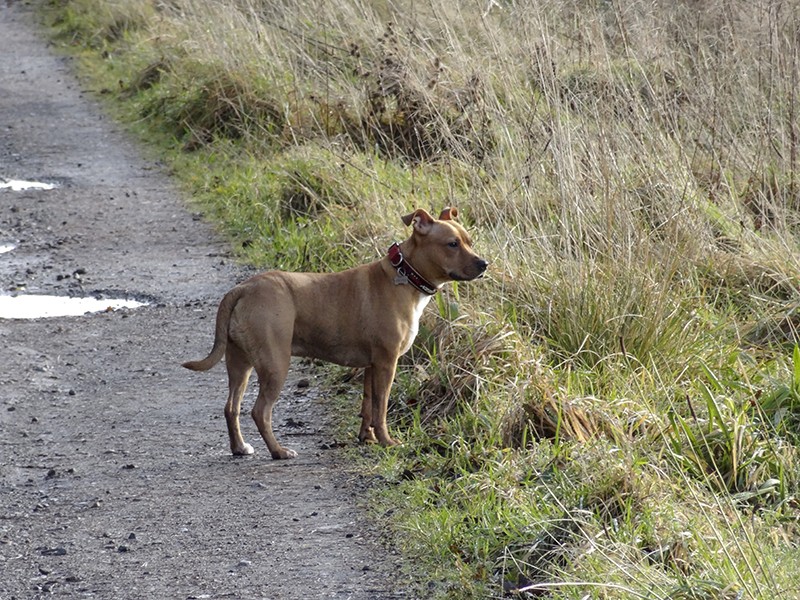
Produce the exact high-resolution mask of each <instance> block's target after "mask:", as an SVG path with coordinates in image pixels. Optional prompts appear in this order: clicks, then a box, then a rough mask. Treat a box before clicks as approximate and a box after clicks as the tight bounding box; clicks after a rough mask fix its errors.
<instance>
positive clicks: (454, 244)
mask: <svg viewBox="0 0 800 600" xmlns="http://www.w3.org/2000/svg"><path fill="white" fill-rule="evenodd" d="M447 245H448V246H450V247H451V248H458V240H453V241H452V242H450V243H448V244H447Z"/></svg>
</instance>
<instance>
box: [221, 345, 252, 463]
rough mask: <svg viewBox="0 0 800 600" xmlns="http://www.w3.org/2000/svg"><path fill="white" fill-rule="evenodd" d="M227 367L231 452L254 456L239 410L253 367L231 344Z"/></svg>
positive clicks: (226, 360)
mask: <svg viewBox="0 0 800 600" xmlns="http://www.w3.org/2000/svg"><path fill="white" fill-rule="evenodd" d="M225 366H226V367H227V369H228V401H227V402H226V403H225V421H226V422H227V424H228V436H229V437H230V439H231V452H232V453H233V454H235V455H247V454H252V453H253V447H252V446H251V445H250V444H248V443H246V442H245V441H244V438H243V437H242V430H241V429H240V428H239V410H240V409H241V406H242V397H243V396H244V391H245V389H246V388H247V382H248V380H249V379H250V373H251V372H252V370H253V367H252V366H251V365H250V363H249V362H248V360H247V358H246V357H245V355H244V353H243V352H242V351H241V350H240V349H239V348H238V347H237V346H236V345H235V344H230V343H229V344H228V347H227V349H226V352H225Z"/></svg>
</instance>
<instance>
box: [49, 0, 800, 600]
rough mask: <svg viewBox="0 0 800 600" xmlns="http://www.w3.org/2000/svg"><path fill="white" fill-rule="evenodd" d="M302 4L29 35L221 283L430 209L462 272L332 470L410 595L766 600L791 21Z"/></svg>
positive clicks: (788, 158)
mask: <svg viewBox="0 0 800 600" xmlns="http://www.w3.org/2000/svg"><path fill="white" fill-rule="evenodd" d="M312 4H313V9H312V8H310V6H311V5H308V4H307V3H301V2H295V1H294V0H288V1H287V2H283V3H275V2H267V1H266V0H263V1H262V0H224V1H211V0H176V1H175V2H170V3H160V2H154V1H144V2H133V1H132V0H116V1H114V2H100V1H99V0H60V1H58V2H52V3H50V4H49V6H48V11H47V14H48V18H49V19H50V21H51V22H52V23H53V25H54V36H55V39H56V40H57V41H58V42H59V43H60V44H61V45H62V46H64V47H67V48H68V49H69V51H70V52H73V53H74V54H77V55H79V56H81V57H82V64H83V65H84V72H85V73H86V74H87V76H89V77H91V78H92V80H93V81H94V82H95V84H96V85H95V87H96V88H97V89H100V90H104V91H105V92H106V93H105V94H104V95H105V96H106V97H107V98H109V99H110V101H111V102H110V104H111V105H112V106H113V107H114V108H113V110H115V111H116V112H117V114H119V115H120V118H121V119H122V120H124V121H126V122H128V123H130V124H131V127H132V128H134V129H135V130H136V131H137V132H138V133H139V135H141V136H142V137H143V138H144V139H147V140H148V141H149V142H151V143H152V144H153V146H154V147H155V148H156V151H158V152H160V153H162V154H163V155H164V156H165V158H166V159H167V160H168V162H169V164H170V166H171V168H172V169H173V170H174V172H175V173H176V175H177V177H178V178H179V179H180V180H181V181H182V182H184V184H185V186H186V188H187V190H188V191H189V192H190V193H191V195H192V196H193V197H194V198H195V199H196V202H197V205H198V206H199V207H200V208H201V209H202V210H203V212H204V213H205V214H206V215H207V216H208V218H210V219H212V220H214V221H215V222H217V223H219V226H220V228H221V230H222V231H224V232H225V233H226V235H228V236H229V238H230V240H231V244H232V245H233V247H234V248H235V249H236V250H237V252H238V253H239V254H240V256H241V258H242V260H246V261H248V262H250V263H253V264H256V265H259V266H263V267H269V268H282V269H302V270H312V269H313V270H328V269H341V268H345V267H348V266H351V265H354V264H358V263H361V262H364V261H368V260H372V259H374V258H375V257H376V256H379V255H380V254H381V253H383V252H384V251H385V249H386V248H387V247H388V245H389V244H390V243H391V241H393V240H394V239H398V238H401V237H403V236H404V235H406V232H405V231H403V227H402V225H401V223H400V220H399V216H400V215H402V214H405V213H407V212H409V211H410V210H411V209H413V208H415V207H418V206H419V207H425V208H429V209H431V210H434V211H438V210H440V209H441V208H442V207H444V206H447V205H455V206H458V208H459V211H460V214H461V215H463V220H464V222H465V224H466V226H467V227H468V228H469V229H470V230H471V231H472V232H473V233H474V238H475V239H476V241H477V247H478V250H479V251H480V252H481V253H482V254H483V255H484V256H485V257H486V258H487V259H488V260H489V261H490V262H491V267H490V270H489V275H488V277H487V278H486V279H484V280H481V281H478V282H472V283H470V284H465V285H458V286H455V285H454V286H452V287H450V288H448V289H447V290H446V291H445V292H443V293H442V294H441V295H440V296H439V297H437V301H436V303H435V304H432V305H431V307H430V308H429V309H428V311H427V313H426V315H425V317H424V319H423V323H422V327H421V331H420V335H419V337H418V340H417V343H416V344H415V346H414V348H413V349H412V351H411V352H410V353H409V355H408V356H407V357H404V358H403V359H402V360H401V365H400V369H399V373H398V377H397V382H396V385H395V388H394V393H393V402H392V406H391V415H390V416H391V427H392V429H393V431H394V432H396V433H397V434H398V437H400V438H401V439H403V440H404V441H405V445H404V446H402V447H400V448H392V449H388V450H387V449H379V448H358V449H356V450H353V451H352V452H351V454H352V458H353V461H354V464H355V465H356V468H359V469H361V470H363V471H366V472H369V473H372V474H374V475H376V476H379V477H376V481H377V482H378V483H376V484H375V485H374V487H373V491H372V494H371V500H370V502H371V507H372V508H371V510H373V511H374V512H375V514H376V515H378V516H379V518H380V522H382V523H385V524H386V527H387V529H388V530H389V532H390V534H391V539H392V543H394V544H395V545H396V546H397V547H399V548H400V549H401V550H402V551H403V552H404V553H405V554H406V556H407V557H408V559H409V560H408V563H409V564H412V565H414V566H415V570H416V577H417V580H418V581H417V589H418V595H419V596H420V597H440V598H447V597H449V598H468V597H474V598H486V597H498V598H499V597H505V596H510V597H514V596H516V597H523V598H525V597H549V598H565V599H566V598H574V599H576V600H577V599H581V600H582V599H584V598H648V599H653V600H656V599H687V600H689V599H693V600H694V599H704V600H705V599H714V600H727V599H731V600H733V599H739V598H751V599H765V600H766V599H773V598H787V599H788V598H795V597H797V596H798V594H799V593H800V592H798V590H800V575H798V573H800V569H798V567H800V556H798V542H800V537H799V536H798V517H800V511H799V510H798V509H799V508H800V507H799V506H798V498H797V496H798V486H799V485H800V477H798V475H797V473H798V470H799V469H798V467H800V460H799V459H798V434H800V429H799V428H800V417H799V416H798V415H800V352H798V351H797V350H796V347H797V344H798V342H799V341H800V337H799V336H798V335H797V331H798V328H800V325H798V320H797V306H798V302H800V294H799V293H798V289H800V287H799V286H800V260H798V257H800V229H799V228H798V225H800V204H798V202H797V199H798V197H799V196H798V193H799V188H800V182H799V181H798V173H800V170H798V148H799V146H798V126H797V123H798V118H797V104H798V81H800V61H798V60H797V49H796V45H797V40H796V36H795V32H796V31H797V28H798V25H800V4H798V3H797V2H795V1H792V2H788V3H780V4H775V3H729V2H721V1H711V2H705V3H699V4H698V3H696V2H688V1H686V2H684V1H679V2H674V3H652V2H650V3H647V2H639V1H636V0H624V1H620V2H589V1H583V0H581V1H577V2H557V1H555V0H542V1H541V2H536V3H516V2H499V3H482V4H480V5H477V4H463V3H452V2H444V1H440V0H434V1H432V2H429V3H427V4H424V5H422V4H420V3H415V2H392V3H384V2H371V3H366V2H361V1H355V2H335V1H334V2H327V3H312ZM357 393H358V392H357V391H356V389H355V388H354V390H353V391H351V392H350V393H349V395H357ZM351 400H352V399H351ZM351 403H352V402H351ZM342 420H343V422H346V423H347V425H348V426H350V427H351V428H352V426H353V423H352V422H351V421H352V415H350V416H349V417H347V418H344V417H343V419H342Z"/></svg>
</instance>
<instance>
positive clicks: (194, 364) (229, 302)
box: [182, 285, 244, 371]
mask: <svg viewBox="0 0 800 600" xmlns="http://www.w3.org/2000/svg"><path fill="white" fill-rule="evenodd" d="M243 291H244V290H243V288H242V286H241V285H238V286H236V287H235V288H233V289H232V290H231V291H230V292H228V293H227V294H225V297H224V298H223V299H222V302H220V303H219V308H218V309H217V325H216V328H215V330H214V346H213V347H212V348H211V352H210V353H209V354H208V356H206V357H205V358H204V359H202V360H190V361H189V362H185V363H183V365H182V366H183V367H186V368H187V369H191V370H192V371H208V370H209V369H210V368H211V367H213V366H214V365H215V364H217V363H218V362H219V361H220V360H222V357H223V356H225V349H226V348H227V346H228V325H229V324H230V322H231V314H232V313H233V309H234V308H235V307H236V303H237V302H238V301H239V298H241V296H242V293H243Z"/></svg>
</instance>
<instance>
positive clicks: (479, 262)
mask: <svg viewBox="0 0 800 600" xmlns="http://www.w3.org/2000/svg"><path fill="white" fill-rule="evenodd" d="M475 266H476V267H478V270H479V271H480V272H481V273H483V272H484V271H485V270H486V268H487V267H488V266H489V261H486V260H483V259H482V258H479V259H478V260H477V261H476V262H475Z"/></svg>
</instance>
